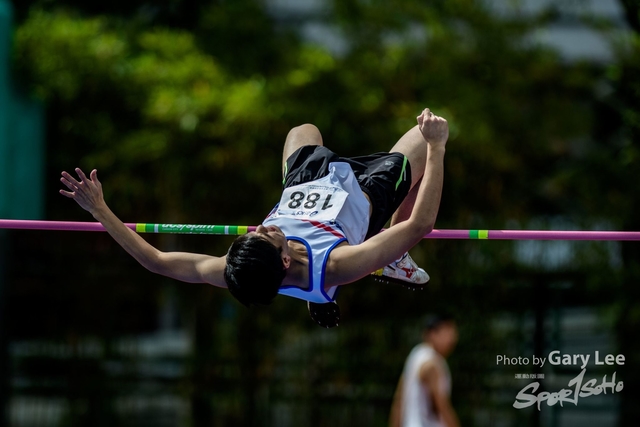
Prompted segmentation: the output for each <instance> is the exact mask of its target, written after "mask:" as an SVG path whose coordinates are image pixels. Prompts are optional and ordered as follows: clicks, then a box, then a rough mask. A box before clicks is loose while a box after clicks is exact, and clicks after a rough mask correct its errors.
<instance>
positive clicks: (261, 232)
mask: <svg viewBox="0 0 640 427" xmlns="http://www.w3.org/2000/svg"><path fill="white" fill-rule="evenodd" d="M417 120H418V125H417V126H414V127H413V128H412V129H411V130H409V131H408V132H407V133H405V134H404V135H403V136H402V138H400V140H399V141H398V142H397V143H396V144H395V145H394V146H393V148H392V149H391V151H390V152H389V153H377V154H373V155H371V156H363V157H355V158H343V157H339V156H337V155H336V154H335V153H333V152H332V151H330V150H329V149H327V148H326V147H324V146H323V143H322V136H321V135H320V132H319V131H318V129H317V128H316V127H315V126H313V125H310V124H305V125H302V126H298V127H295V128H293V129H292V130H291V131H290V132H289V134H288V135H287V139H286V141H285V145H284V152H283V176H284V187H285V188H284V191H283V194H282V197H281V199H280V203H279V204H278V205H277V206H276V207H275V208H274V209H273V211H272V212H271V213H270V214H269V215H268V217H267V218H266V219H265V220H264V221H263V223H262V225H260V226H258V227H257V229H256V231H255V232H252V233H248V234H246V235H243V236H240V237H238V238H237V239H236V240H235V241H234V243H233V244H232V245H231V247H230V248H229V251H228V253H227V255H225V256H222V257H215V256H210V255H203V254H193V253H185V252H161V251H159V250H158V249H156V248H155V247H153V246H151V245H150V244H149V243H147V242H146V241H145V240H144V239H143V238H142V237H140V236H139V235H138V234H137V233H135V232H134V231H133V230H131V229H129V228H127V227H126V226H125V225H124V224H123V223H122V221H120V220H119V219H118V218H117V217H116V216H115V214H114V213H113V212H112V211H111V210H110V209H109V208H108V207H107V205H106V203H105V201H104V198H103V195H102V185H101V183H100V181H99V180H98V177H97V171H96V170H95V169H94V170H93V171H92V172H91V174H90V176H89V177H87V176H86V175H85V174H84V172H83V171H82V170H80V169H79V168H77V169H76V173H77V174H78V177H79V178H80V180H76V179H75V178H73V177H72V176H71V175H70V174H68V173H67V172H62V178H61V181H62V183H63V184H64V185H65V186H66V187H67V188H68V189H69V191H65V190H60V193H61V194H62V195H64V196H66V197H69V198H72V199H74V200H75V201H76V202H77V203H78V204H79V205H80V206H81V207H82V208H83V209H85V210H87V211H88V212H89V213H91V214H92V215H93V217H94V218H95V219H96V220H98V221H100V222H101V223H102V225H103V226H104V227H105V229H106V230H107V231H108V232H109V234H110V235H111V236H112V237H113V238H114V239H115V240H116V241H117V242H118V243H119V244H120V245H121V246H122V247H123V248H124V249H125V250H126V251H127V252H128V253H129V254H131V255H132V256H133V257H134V258H135V259H136V260H137V261H138V262H139V263H140V264H142V265H143V266H144V267H145V268H147V269H148V270H150V271H152V272H154V273H158V274H162V275H165V276H168V277H172V278H174V279H177V280H181V281H184V282H191V283H209V284H211V285H214V286H218V287H222V288H228V289H229V291H230V292H231V294H232V295H233V296H234V297H235V298H236V299H238V300H239V301H240V302H241V303H243V304H245V305H247V306H250V305H266V304H269V303H270V302H271V301H272V300H273V298H274V297H275V296H276V295H277V294H278V293H280V294H284V295H289V296H293V297H296V298H300V299H303V300H306V301H308V306H309V311H310V314H311V317H312V318H313V319H314V320H315V321H316V322H317V323H319V324H320V325H322V326H325V327H331V326H336V325H337V323H338V320H339V310H338V307H337V304H335V294H336V290H337V288H338V287H339V286H341V285H345V284H347V283H351V282H354V281H356V280H358V279H360V278H362V277H365V276H367V275H369V274H371V273H372V272H378V274H381V275H383V276H386V277H388V278H391V279H395V280H398V281H401V282H403V283H406V285H407V286H408V287H411V288H417V287H419V286H420V285H423V284H424V283H426V282H427V281H428V280H429V276H428V275H427V273H426V272H425V271H424V270H422V269H419V268H418V267H417V266H416V265H415V263H414V262H413V260H412V259H411V258H410V257H409V255H408V253H407V251H408V250H409V249H410V248H412V247H413V246H414V245H416V244H417V243H418V242H420V241H421V240H422V237H423V236H424V235H425V234H427V233H429V232H430V231H431V230H432V229H433V226H434V224H435V220H436V216H437V213H438V208H439V205H440V196H441V193H442V181H443V169H444V165H443V161H444V154H445V145H446V142H447V139H448V136H449V128H448V124H447V121H446V120H445V119H443V118H441V117H438V116H436V115H434V114H433V113H432V112H431V111H429V109H428V108H427V109H425V110H424V111H423V112H422V113H421V114H420V116H418V118H417ZM389 218H391V226H390V228H389V229H388V230H385V231H384V232H381V233H380V230H381V229H382V227H383V226H384V224H385V223H386V222H387V221H388V220H389Z"/></svg>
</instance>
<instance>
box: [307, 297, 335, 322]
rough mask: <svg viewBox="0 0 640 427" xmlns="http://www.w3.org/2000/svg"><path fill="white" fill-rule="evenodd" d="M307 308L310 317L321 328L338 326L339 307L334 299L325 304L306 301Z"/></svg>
mask: <svg viewBox="0 0 640 427" xmlns="http://www.w3.org/2000/svg"><path fill="white" fill-rule="evenodd" d="M307 308H308V309H309V315H310V316H311V318H312V319H313V320H314V321H315V322H316V323H317V324H318V325H320V326H322V327H323V328H333V327H335V326H338V322H339V321H340V307H338V303H336V302H335V301H332V302H328V303H325V304H319V303H316V302H310V301H307Z"/></svg>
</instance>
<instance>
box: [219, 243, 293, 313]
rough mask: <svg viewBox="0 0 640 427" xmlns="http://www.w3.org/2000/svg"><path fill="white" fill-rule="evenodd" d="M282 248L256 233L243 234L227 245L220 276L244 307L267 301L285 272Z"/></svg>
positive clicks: (270, 299)
mask: <svg viewBox="0 0 640 427" xmlns="http://www.w3.org/2000/svg"><path fill="white" fill-rule="evenodd" d="M281 253H282V248H279V249H278V248H276V247H275V246H274V245H273V244H272V243H270V242H268V241H266V240H265V239H263V238H261V237H259V236H256V235H255V234H244V235H242V236H240V237H238V238H237V239H236V240H235V241H234V242H233V243H232V244H231V247H229V252H228V253H227V265H226V266H225V268H224V280H225V282H227V287H228V288H229V291H230V292H231V295H233V296H234V297H235V298H236V299H237V300H238V301H240V302H241V303H242V304H244V305H245V306H247V307H251V306H252V305H269V304H271V301H273V299H274V298H275V297H276V295H277V294H278V289H279V288H280V285H281V284H282V280H284V276H285V275H286V272H287V271H286V269H285V268H284V266H283V264H282V258H281V256H280V254H281Z"/></svg>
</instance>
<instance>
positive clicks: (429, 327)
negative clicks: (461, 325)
mask: <svg viewBox="0 0 640 427" xmlns="http://www.w3.org/2000/svg"><path fill="white" fill-rule="evenodd" d="M455 321H456V319H455V318H454V317H453V315H452V314H451V313H437V314H429V315H428V316H427V317H425V319H424V323H423V325H422V326H423V328H424V330H425V332H431V331H434V330H436V329H438V328H439V327H440V326H442V324H444V323H450V322H455Z"/></svg>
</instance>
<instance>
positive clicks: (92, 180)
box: [60, 168, 227, 288]
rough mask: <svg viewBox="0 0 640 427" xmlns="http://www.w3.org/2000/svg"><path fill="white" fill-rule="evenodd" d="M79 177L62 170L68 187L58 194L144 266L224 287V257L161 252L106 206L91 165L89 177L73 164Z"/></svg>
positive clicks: (196, 281) (155, 271) (172, 276)
mask: <svg viewBox="0 0 640 427" xmlns="http://www.w3.org/2000/svg"><path fill="white" fill-rule="evenodd" d="M76 173H77V174H78V177H79V178H80V180H79V181H78V180H76V179H75V178H74V177H72V176H71V175H70V174H68V173H67V172H62V178H60V181H62V183H63V184H64V185H66V186H67V188H68V189H69V190H70V191H65V190H60V194H62V195H63V196H66V197H68V198H70V199H73V200H75V201H76V202H77V203H78V204H79V205H80V207H82V208H83V209H84V210H86V211H88V212H89V213H90V214H91V215H93V217H94V218H95V219H96V220H97V221H100V223H102V225H103V226H104V228H105V229H106V230H107V232H109V234H110V235H111V237H113V238H114V239H115V241H116V242H118V243H119V244H120V246H122V247H123V248H124V250H126V251H127V252H128V253H129V254H130V255H131V256H133V257H134V258H135V259H136V260H137V261H138V262H139V263H140V264H142V266H143V267H145V268H146V269H148V270H150V271H152V272H154V273H158V274H162V275H164V276H168V277H171V278H174V279H177V280H181V281H183V282H190V283H209V284H211V285H214V286H218V287H221V288H226V287H227V285H226V283H225V281H224V267H225V258H224V257H221V258H219V257H213V256H209V255H202V254H193V253H186V252H162V251H160V250H158V249H156V248H155V247H153V246H152V245H150V244H149V243H148V242H147V241H146V240H144V239H143V238H142V237H141V236H139V235H138V233H136V232H135V231H133V230H131V229H130V228H128V227H127V226H126V225H124V223H123V222H122V221H120V220H119V219H118V217H116V215H115V214H114V213H113V212H112V211H111V209H109V207H108V206H107V204H106V203H105V201H104V197H103V195H102V184H101V183H100V181H99V180H98V173H97V171H96V170H95V169H94V170H93V171H91V174H90V175H89V178H87V176H86V175H85V174H84V172H83V171H82V170H81V169H80V168H76Z"/></svg>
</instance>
